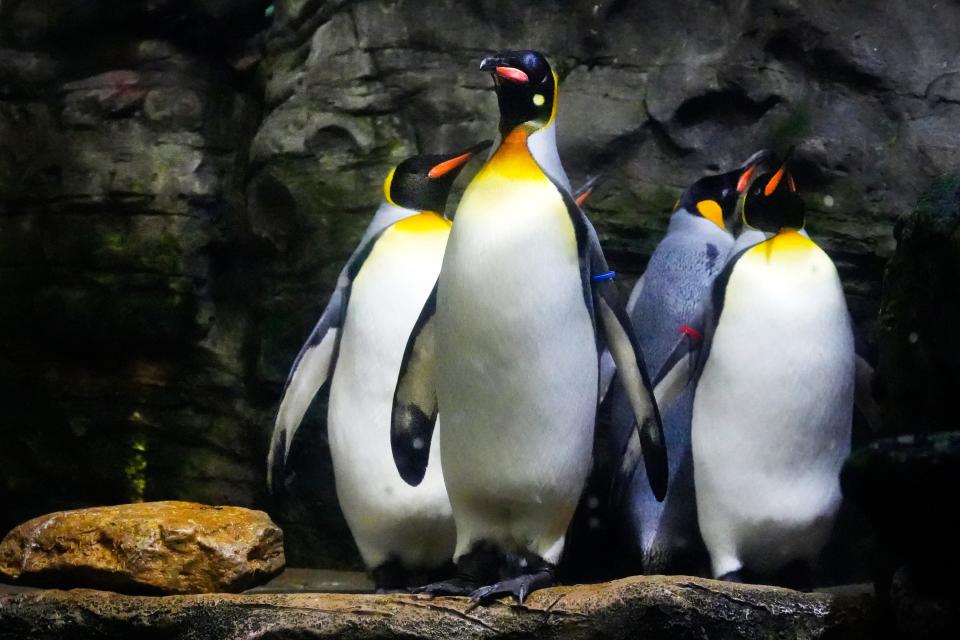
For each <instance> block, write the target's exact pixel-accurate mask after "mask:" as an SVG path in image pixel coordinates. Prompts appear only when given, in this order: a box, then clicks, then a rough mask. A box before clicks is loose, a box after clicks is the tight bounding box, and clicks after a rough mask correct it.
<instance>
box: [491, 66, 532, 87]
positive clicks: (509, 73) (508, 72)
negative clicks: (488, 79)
mask: <svg viewBox="0 0 960 640" xmlns="http://www.w3.org/2000/svg"><path fill="white" fill-rule="evenodd" d="M496 71H497V75H498V76H500V77H501V78H506V79H507V80H512V81H513V82H519V83H521V84H528V83H529V82H530V77H529V76H528V75H527V74H526V73H524V71H523V70H521V69H517V68H516V67H497V69H496Z"/></svg>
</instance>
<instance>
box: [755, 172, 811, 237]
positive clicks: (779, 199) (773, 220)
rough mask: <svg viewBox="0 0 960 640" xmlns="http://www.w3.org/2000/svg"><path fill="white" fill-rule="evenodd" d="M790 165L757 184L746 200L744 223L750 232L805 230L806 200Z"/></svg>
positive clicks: (761, 177)
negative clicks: (791, 171)
mask: <svg viewBox="0 0 960 640" xmlns="http://www.w3.org/2000/svg"><path fill="white" fill-rule="evenodd" d="M788 162H789V160H788V161H784V163H783V164H782V165H781V166H780V168H779V169H777V170H776V171H773V172H768V173H764V174H762V175H760V176H758V177H757V179H756V180H754V181H753V184H752V185H751V186H750V189H749V190H748V191H747V195H746V196H744V199H743V223H744V224H745V225H746V226H747V227H748V228H750V229H757V230H759V231H764V232H767V233H779V232H780V231H782V230H783V229H803V225H804V222H805V219H804V207H803V200H802V199H801V198H800V194H799V193H797V183H796V182H795V181H794V179H793V176H792V175H790V167H789V166H788Z"/></svg>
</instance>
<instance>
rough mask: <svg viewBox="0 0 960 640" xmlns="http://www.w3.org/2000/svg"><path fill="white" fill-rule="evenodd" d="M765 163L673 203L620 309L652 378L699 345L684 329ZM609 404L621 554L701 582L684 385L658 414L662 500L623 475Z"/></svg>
mask: <svg viewBox="0 0 960 640" xmlns="http://www.w3.org/2000/svg"><path fill="white" fill-rule="evenodd" d="M767 155H768V154H767V152H766V151H758V152H757V153H755V154H753V155H752V156H751V157H750V158H749V159H747V160H746V161H745V162H743V163H742V164H741V165H740V166H738V167H737V168H735V169H733V170H731V171H728V172H726V173H721V174H717V175H709V176H705V177H703V178H700V179H699V180H697V181H696V182H694V183H693V184H692V185H690V186H689V187H688V188H687V189H686V191H684V192H683V195H682V196H681V197H680V200H679V201H678V202H677V206H676V209H675V211H674V212H673V214H672V215H671V216H670V223H669V226H668V227H667V233H666V235H665V236H664V238H663V239H662V240H661V241H660V243H659V244H658V245H657V248H656V249H655V250H654V252H653V255H651V257H650V261H649V262H648V264H647V268H646V271H645V272H644V274H643V276H642V277H641V278H640V279H639V280H638V281H637V284H636V285H635V286H634V288H633V291H632V292H631V294H630V300H629V301H628V303H627V311H628V313H629V314H630V320H631V323H632V324H633V329H634V331H636V334H637V338H638V339H639V340H640V346H641V348H642V349H643V353H644V356H645V357H646V360H647V365H648V366H649V367H650V371H653V372H656V371H659V370H660V368H661V367H662V366H663V365H664V363H665V362H666V360H667V357H668V356H669V355H670V352H671V350H672V349H673V347H674V345H675V343H676V341H677V339H678V337H679V336H680V335H681V332H689V333H690V334H691V335H690V336H689V337H690V339H693V340H696V339H697V337H698V334H697V333H696V331H695V330H693V329H691V327H690V324H691V322H693V320H694V318H695V317H696V313H697V310H698V309H699V307H700V305H701V304H702V301H703V299H704V297H705V296H707V295H709V292H710V287H711V285H712V284H713V281H714V279H715V278H716V277H717V275H718V274H719V273H720V270H721V269H722V268H723V265H724V264H725V263H726V260H727V256H728V254H729V252H730V250H731V248H732V247H733V243H734V237H733V234H732V232H731V231H732V229H733V228H734V227H735V226H736V224H737V223H738V222H739V219H738V214H739V209H738V203H739V201H740V195H741V194H742V193H743V192H744V191H745V190H746V188H747V186H749V184H750V179H751V177H752V176H753V175H754V173H755V171H756V170H757V166H758V164H759V163H761V162H763V161H764V160H765V159H766V157H767ZM610 401H611V406H610V412H611V414H610V420H611V422H612V437H611V439H610V449H611V450H610V451H609V452H608V453H607V455H608V457H609V458H610V459H612V460H619V458H620V455H621V452H622V451H623V450H624V447H627V452H626V455H625V456H624V460H623V463H622V465H621V469H622V470H623V472H622V474H623V475H624V476H625V477H621V478H617V479H616V484H617V485H618V486H617V488H616V489H615V490H614V493H615V495H616V496H617V500H616V504H615V505H614V506H613V510H614V511H613V514H612V516H613V517H614V519H615V520H616V521H618V522H619V523H620V526H621V527H622V526H624V525H626V530H627V531H626V533H627V536H626V538H627V540H626V544H627V545H628V547H629V548H628V549H626V550H625V552H624V553H622V554H621V555H622V556H624V557H625V558H629V559H630V560H632V561H633V562H635V563H636V564H638V565H639V566H636V567H635V569H637V570H642V571H643V572H644V573H647V574H685V575H701V574H705V573H706V572H707V571H708V565H709V563H708V559H707V553H706V549H705V548H704V547H703V542H702V541H701V540H700V533H699V531H698V529H697V511H696V504H695V498H694V489H693V462H692V456H691V452H690V419H691V410H692V407H693V389H692V387H689V388H688V389H686V390H685V391H684V392H683V395H682V396H681V397H679V398H678V399H677V400H676V402H675V403H673V404H672V405H671V406H670V407H664V406H661V407H660V408H661V410H662V412H663V413H662V417H663V427H664V435H665V436H666V442H667V457H668V461H669V467H670V490H669V492H668V494H667V498H666V500H664V501H663V502H658V501H657V500H656V498H655V497H654V496H653V494H652V493H651V492H650V488H649V484H648V482H647V479H646V477H645V473H644V470H643V469H642V468H639V469H637V472H636V473H633V474H630V471H632V470H633V469H636V468H637V466H636V464H635V457H636V455H637V451H636V445H637V441H636V438H630V435H631V434H632V433H633V429H632V423H633V413H632V411H631V410H630V404H629V402H628V401H627V398H626V397H625V396H624V394H623V392H622V391H621V390H620V389H619V388H616V389H614V391H613V392H612V396H611V400H610Z"/></svg>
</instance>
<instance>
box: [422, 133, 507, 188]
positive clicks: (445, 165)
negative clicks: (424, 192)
mask: <svg viewBox="0 0 960 640" xmlns="http://www.w3.org/2000/svg"><path fill="white" fill-rule="evenodd" d="M491 144H492V142H491V141H490V140H484V141H483V142H479V143H477V144H475V145H474V146H472V147H470V148H469V149H467V150H466V151H464V152H463V153H461V154H460V155H457V156H454V157H452V158H448V159H447V160H444V161H443V162H439V163H437V164H435V165H433V167H431V168H430V171H428V172H427V177H428V178H431V179H433V180H436V179H437V178H442V177H443V176H445V175H447V174H448V173H450V172H451V171H453V170H454V169H459V168H460V167H462V166H463V165H465V164H466V163H467V161H469V160H470V158H472V157H473V156H474V154H476V153H478V152H480V151H483V150H484V149H487V148H489V147H490V145H491Z"/></svg>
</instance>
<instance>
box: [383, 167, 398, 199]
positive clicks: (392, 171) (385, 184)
mask: <svg viewBox="0 0 960 640" xmlns="http://www.w3.org/2000/svg"><path fill="white" fill-rule="evenodd" d="M396 172H397V168H396V167H394V168H393V169H390V173H388V174H387V179H386V180H384V181H383V199H384V200H386V201H387V202H389V203H390V204H392V205H393V206H397V203H396V202H394V201H393V198H391V197H390V185H392V184H393V174H395V173H396Z"/></svg>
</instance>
